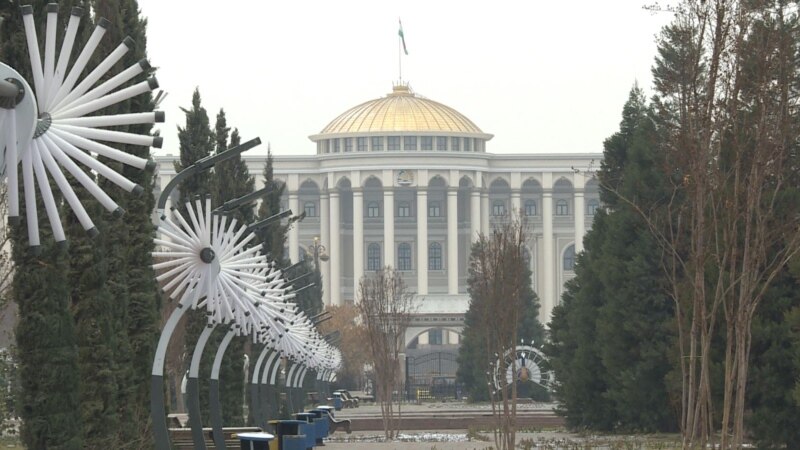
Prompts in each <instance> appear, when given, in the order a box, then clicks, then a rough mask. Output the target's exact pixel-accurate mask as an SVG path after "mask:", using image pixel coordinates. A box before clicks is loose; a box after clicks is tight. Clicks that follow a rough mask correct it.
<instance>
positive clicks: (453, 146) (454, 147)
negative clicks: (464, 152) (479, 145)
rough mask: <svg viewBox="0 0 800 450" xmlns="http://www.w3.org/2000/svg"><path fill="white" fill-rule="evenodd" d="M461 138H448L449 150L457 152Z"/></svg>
mask: <svg viewBox="0 0 800 450" xmlns="http://www.w3.org/2000/svg"><path fill="white" fill-rule="evenodd" d="M460 144H461V138H457V137H454V138H450V150H451V151H454V152H457V151H459V150H460V149H461V145H460Z"/></svg>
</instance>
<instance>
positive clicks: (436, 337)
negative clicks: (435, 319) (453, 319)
mask: <svg viewBox="0 0 800 450" xmlns="http://www.w3.org/2000/svg"><path fill="white" fill-rule="evenodd" d="M428 344H429V345H442V329H441V328H437V329H435V330H430V331H428Z"/></svg>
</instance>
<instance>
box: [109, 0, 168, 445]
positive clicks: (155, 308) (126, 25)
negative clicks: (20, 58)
mask: <svg viewBox="0 0 800 450" xmlns="http://www.w3.org/2000/svg"><path fill="white" fill-rule="evenodd" d="M119 1H120V4H119V10H118V11H117V12H116V14H117V15H118V17H119V19H118V22H119V24H120V31H121V33H120V34H121V35H125V36H131V37H132V38H133V40H134V41H135V42H136V46H135V47H134V48H133V49H132V50H131V51H129V52H128V54H127V55H125V57H124V58H123V60H122V61H123V64H124V66H125V67H129V66H131V65H133V64H135V63H136V62H138V61H140V60H142V59H146V58H147V33H146V31H147V20H146V19H144V18H143V17H142V16H141V11H140V10H139V5H138V2H137V0H119ZM113 13H114V11H109V12H108V13H107V14H108V15H109V17H115V16H114V15H112V14H113ZM124 107H126V108H127V110H128V111H132V112H142V111H152V110H153V109H154V107H155V105H154V104H153V101H152V96H151V95H150V94H149V93H148V94H143V95H138V96H136V97H133V98H131V99H130V100H128V101H126V102H125V103H124ZM151 130H152V125H150V124H139V125H130V126H126V127H119V131H127V132H131V133H136V134H149V133H150V132H151ZM121 148H122V149H123V150H124V151H126V152H128V153H131V154H133V155H136V156H138V157H141V158H150V148H149V147H144V146H135V145H125V146H122V147H121ZM120 169H121V172H122V174H123V175H124V176H125V177H126V178H128V179H129V180H131V181H133V182H134V183H137V184H138V185H139V186H142V188H143V189H142V190H143V193H142V194H141V195H131V194H124V195H120V196H119V198H120V205H121V206H122V207H123V208H124V209H125V211H126V213H125V216H124V217H123V219H122V220H117V221H115V223H114V226H115V229H114V230H111V231H109V233H108V237H109V238H111V237H112V236H113V237H114V238H116V240H114V241H113V242H112V244H113V245H114V247H110V248H111V252H112V253H116V254H115V255H114V256H115V260H114V261H115V262H116V265H112V266H111V267H110V268H109V272H110V278H111V279H110V282H111V283H112V285H111V289H112V292H119V293H126V294H127V295H126V296H125V297H124V298H125V300H126V301H124V302H121V301H120V302H117V303H116V305H117V308H118V309H117V313H116V316H117V318H118V320H117V323H116V324H117V326H116V328H115V332H116V334H117V335H118V336H120V337H119V342H120V345H119V352H120V357H118V358H117V366H118V367H119V370H118V373H117V383H118V385H119V386H120V388H119V394H120V396H119V402H118V405H119V407H120V420H121V421H123V423H125V426H121V427H119V434H120V439H119V441H120V447H121V448H141V447H146V446H147V445H149V443H150V441H151V437H150V436H151V433H150V431H149V425H150V424H149V420H150V414H149V412H150V372H151V368H152V364H153V356H154V354H155V347H156V343H157V341H158V334H159V330H160V328H161V326H160V310H161V294H160V292H159V289H158V285H157V283H156V281H155V273H154V271H153V267H152V261H153V260H152V255H151V252H152V250H153V238H154V237H155V234H154V229H153V222H152V212H153V209H154V208H155V198H154V197H153V195H150V193H151V192H153V189H154V186H155V177H154V176H153V172H152V171H148V170H138V169H136V168H133V167H129V166H124V165H123V166H122V167H121V168H120ZM120 229H122V231H118V230H120ZM120 240H122V241H121V242H120ZM121 272H124V273H121ZM121 283H124V286H122V285H121ZM114 295H118V294H114Z"/></svg>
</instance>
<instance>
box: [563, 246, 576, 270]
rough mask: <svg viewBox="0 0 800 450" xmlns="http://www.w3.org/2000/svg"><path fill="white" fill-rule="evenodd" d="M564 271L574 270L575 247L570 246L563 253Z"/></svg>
mask: <svg viewBox="0 0 800 450" xmlns="http://www.w3.org/2000/svg"><path fill="white" fill-rule="evenodd" d="M564 270H575V246H574V245H570V246H569V247H567V249H566V250H565V251H564Z"/></svg>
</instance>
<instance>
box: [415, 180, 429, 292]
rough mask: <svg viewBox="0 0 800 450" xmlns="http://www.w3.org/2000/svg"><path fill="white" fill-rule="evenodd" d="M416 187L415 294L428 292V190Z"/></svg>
mask: <svg viewBox="0 0 800 450" xmlns="http://www.w3.org/2000/svg"><path fill="white" fill-rule="evenodd" d="M426 189H427V187H425V186H423V187H418V188H417V294H419V295H427V294H428V191H427V190H426Z"/></svg>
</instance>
